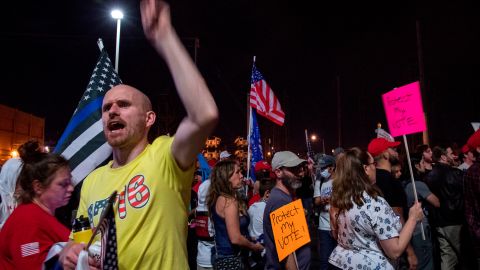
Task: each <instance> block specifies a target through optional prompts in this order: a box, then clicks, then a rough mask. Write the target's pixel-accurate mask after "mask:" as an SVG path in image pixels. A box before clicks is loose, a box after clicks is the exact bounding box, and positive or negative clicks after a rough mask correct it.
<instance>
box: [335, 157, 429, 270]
mask: <svg viewBox="0 0 480 270" xmlns="http://www.w3.org/2000/svg"><path fill="white" fill-rule="evenodd" d="M375 177H376V174H375V161H374V160H373V157H372V156H371V155H370V154H369V153H368V152H365V151H362V150H360V149H359V148H352V149H350V150H347V151H345V153H344V154H343V155H341V156H340V157H339V159H338V160H337V167H336V171H335V181H334V182H333V192H332V196H331V199H330V204H331V208H330V222H331V227H332V232H333V235H334V237H336V238H337V242H338V245H337V247H336V248H335V249H334V250H333V252H332V254H331V255H330V258H329V262H330V263H331V264H332V265H334V266H335V267H337V268H341V269H348V268H352V269H364V267H367V268H369V269H391V270H393V269H394V263H393V260H395V259H397V258H398V257H399V256H400V255H401V254H402V253H403V252H404V251H405V249H406V247H407V245H408V243H409V242H410V239H411V237H412V233H413V231H414V229H415V226H416V224H417V222H419V221H421V220H422V218H423V211H422V208H421V205H420V203H418V202H417V203H415V204H414V205H413V206H412V207H411V208H410V212H409V218H408V220H407V221H406V222H405V226H404V227H403V229H402V225H401V223H400V219H399V217H398V216H397V215H396V214H395V213H394V212H393V210H392V208H391V207H390V205H388V203H387V201H385V199H384V198H383V197H381V196H382V193H381V191H380V190H379V189H378V188H377V187H376V186H374V185H373V183H374V182H375ZM400 230H401V231H400ZM379 244H380V245H379Z"/></svg>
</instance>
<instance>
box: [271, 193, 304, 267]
mask: <svg viewBox="0 0 480 270" xmlns="http://www.w3.org/2000/svg"><path fill="white" fill-rule="evenodd" d="M291 202H292V197H291V196H290V195H288V194H287V193H285V192H283V191H282V190H280V189H278V188H276V187H275V188H273V189H272V191H271V192H270V196H269V197H268V200H267V204H266V206H265V212H264V213H263V231H264V233H265V252H266V254H265V257H266V259H267V261H266V264H265V269H285V262H286V259H284V260H283V261H282V263H280V262H278V254H277V249H276V248H275V239H274V237H273V230H272V224H271V222H270V213H271V212H273V211H275V210H277V209H278V208H280V207H282V206H284V205H286V204H289V203H291ZM296 256H297V261H298V268H299V270H308V269H310V259H311V253H310V243H308V244H305V245H304V246H302V247H300V248H299V249H297V251H296Z"/></svg>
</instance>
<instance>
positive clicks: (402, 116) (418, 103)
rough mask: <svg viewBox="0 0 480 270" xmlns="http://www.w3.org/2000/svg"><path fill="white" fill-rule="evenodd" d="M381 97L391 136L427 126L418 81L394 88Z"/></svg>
mask: <svg viewBox="0 0 480 270" xmlns="http://www.w3.org/2000/svg"><path fill="white" fill-rule="evenodd" d="M382 98H383V106H384V107H385V114H386V115H387V122H388V128H389V129H390V133H391V134H392V136H393V137H396V136H400V135H406V134H412V133H416V132H421V131H424V130H425V129H426V128H427V127H426V125H425V115H424V114H423V106H422V97H421V95H420V84H419V83H418V82H414V83H411V84H407V85H404V86H402V87H399V88H396V89H395V90H392V91H390V92H388V93H386V94H384V95H383V96H382Z"/></svg>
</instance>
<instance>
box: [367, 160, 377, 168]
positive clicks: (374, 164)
mask: <svg viewBox="0 0 480 270" xmlns="http://www.w3.org/2000/svg"><path fill="white" fill-rule="evenodd" d="M370 165H373V166H374V167H376V166H377V162H376V161H374V162H372V163H367V164H365V166H370Z"/></svg>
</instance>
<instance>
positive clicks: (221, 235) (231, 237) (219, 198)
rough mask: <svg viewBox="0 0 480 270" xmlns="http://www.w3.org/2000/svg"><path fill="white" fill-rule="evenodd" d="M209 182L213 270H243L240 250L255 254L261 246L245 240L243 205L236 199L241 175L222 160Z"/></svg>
mask: <svg viewBox="0 0 480 270" xmlns="http://www.w3.org/2000/svg"><path fill="white" fill-rule="evenodd" d="M210 179H211V184H210V189H209V193H208V199H207V204H208V208H209V210H210V213H211V218H212V221H213V225H214V228H215V237H214V239H215V248H214V249H215V251H214V255H215V256H214V260H213V266H214V269H228V270H235V269H245V268H246V263H245V262H244V260H243V259H242V257H241V255H240V248H241V247H243V248H247V249H250V250H253V251H257V252H259V251H262V250H263V246H262V245H261V244H260V243H253V242H251V241H249V240H248V239H247V237H246V235H247V234H248V223H249V218H248V214H247V212H246V207H245V202H243V201H242V200H241V199H240V198H239V197H238V195H237V194H238V193H237V190H238V189H240V188H241V187H242V179H243V175H242V172H241V170H240V167H239V165H238V163H237V162H236V161H232V160H222V161H220V162H218V163H217V164H216V165H215V167H214V168H213V170H212V173H211V175H210ZM242 232H243V234H242Z"/></svg>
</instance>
